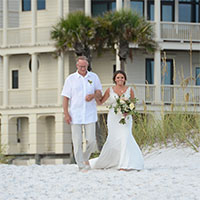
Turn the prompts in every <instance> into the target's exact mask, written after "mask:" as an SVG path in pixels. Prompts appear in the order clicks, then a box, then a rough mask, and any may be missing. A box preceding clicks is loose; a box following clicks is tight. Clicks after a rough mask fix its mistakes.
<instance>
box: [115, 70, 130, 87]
mask: <svg viewBox="0 0 200 200" xmlns="http://www.w3.org/2000/svg"><path fill="white" fill-rule="evenodd" d="M117 74H122V75H123V76H124V79H125V82H124V85H125V84H126V80H127V77H126V73H125V72H124V71H122V70H117V71H116V72H114V74H113V82H114V83H116V82H115V77H116V76H117Z"/></svg>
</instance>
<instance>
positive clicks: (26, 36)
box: [7, 28, 31, 46]
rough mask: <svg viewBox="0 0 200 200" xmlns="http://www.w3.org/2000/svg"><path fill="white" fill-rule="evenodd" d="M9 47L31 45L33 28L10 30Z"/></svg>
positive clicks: (8, 33)
mask: <svg viewBox="0 0 200 200" xmlns="http://www.w3.org/2000/svg"><path fill="white" fill-rule="evenodd" d="M7 37H8V38H7V41H8V42H7V45H8V46H19V45H21V46H23V45H30V44H31V28H20V29H19V28H9V29H8V31H7Z"/></svg>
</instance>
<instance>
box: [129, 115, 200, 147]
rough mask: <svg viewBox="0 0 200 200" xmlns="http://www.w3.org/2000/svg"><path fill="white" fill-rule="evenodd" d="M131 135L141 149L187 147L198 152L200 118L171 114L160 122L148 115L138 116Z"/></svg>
mask: <svg viewBox="0 0 200 200" xmlns="http://www.w3.org/2000/svg"><path fill="white" fill-rule="evenodd" d="M133 135H134V137H135V139H136V141H137V143H138V145H139V146H140V147H141V148H142V149H151V148H153V147H155V146H158V145H159V146H163V145H165V146H167V145H168V144H173V145H174V146H177V145H185V146H189V147H191V148H192V149H194V150H195V151H199V150H200V116H199V115H198V114H188V113H185V112H184V113H183V112H171V113H170V114H167V115H165V116H164V117H163V118H162V119H161V120H157V121H156V120H154V119H153V118H150V117H149V115H147V114H143V115H139V116H138V118H137V119H135V120H134V122H133Z"/></svg>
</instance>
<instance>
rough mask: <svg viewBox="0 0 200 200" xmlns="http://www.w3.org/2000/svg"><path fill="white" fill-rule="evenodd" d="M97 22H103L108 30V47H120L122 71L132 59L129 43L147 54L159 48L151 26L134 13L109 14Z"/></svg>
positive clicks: (119, 12)
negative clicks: (127, 60) (128, 58)
mask: <svg viewBox="0 0 200 200" xmlns="http://www.w3.org/2000/svg"><path fill="white" fill-rule="evenodd" d="M97 20H101V21H100V23H101V24H104V26H105V28H107V33H108V35H107V37H108V38H109V39H108V40H107V43H106V44H107V47H111V48H112V49H113V50H115V47H116V46H117V47H118V50H119V51H118V56H119V59H120V65H121V66H120V67H121V70H124V65H125V61H126V59H127V57H128V56H129V57H130V58H131V59H132V51H131V49H129V43H134V44H137V45H138V46H139V47H143V48H145V50H146V51H147V52H153V51H155V49H156V48H157V43H156V42H155V41H154V39H153V37H154V35H153V30H152V26H151V24H150V23H149V22H147V21H145V20H144V19H143V18H142V17H140V16H139V15H138V14H136V13H133V12H132V11H127V10H120V11H115V12H107V13H105V14H104V15H103V18H102V19H100V18H99V19H97Z"/></svg>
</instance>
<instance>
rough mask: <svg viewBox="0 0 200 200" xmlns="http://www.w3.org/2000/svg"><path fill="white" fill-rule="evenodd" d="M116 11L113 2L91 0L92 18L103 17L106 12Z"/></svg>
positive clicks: (110, 0)
mask: <svg viewBox="0 0 200 200" xmlns="http://www.w3.org/2000/svg"><path fill="white" fill-rule="evenodd" d="M114 10H116V1H115V0H93V1H92V16H94V17H95V16H99V15H103V13H105V12H107V11H114Z"/></svg>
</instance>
